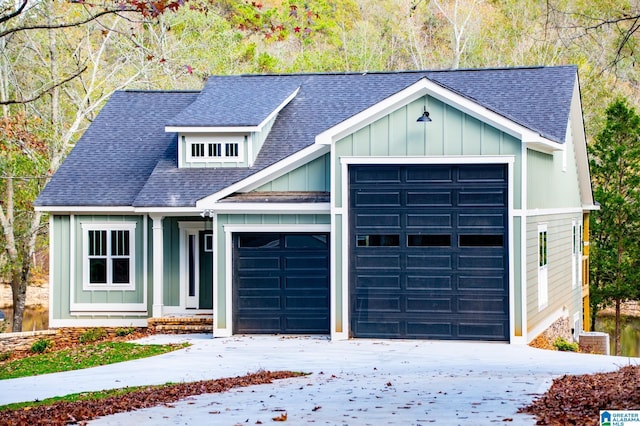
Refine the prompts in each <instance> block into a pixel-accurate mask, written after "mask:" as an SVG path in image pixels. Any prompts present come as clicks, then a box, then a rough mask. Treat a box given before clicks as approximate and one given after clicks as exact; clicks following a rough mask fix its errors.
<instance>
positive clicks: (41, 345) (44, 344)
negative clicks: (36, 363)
mask: <svg viewBox="0 0 640 426" xmlns="http://www.w3.org/2000/svg"><path fill="white" fill-rule="evenodd" d="M52 346H53V343H51V340H48V339H38V340H36V341H35V342H33V344H32V345H31V352H33V353H38V354H41V353H43V352H44V351H46V350H47V349H48V348H50V347H52Z"/></svg>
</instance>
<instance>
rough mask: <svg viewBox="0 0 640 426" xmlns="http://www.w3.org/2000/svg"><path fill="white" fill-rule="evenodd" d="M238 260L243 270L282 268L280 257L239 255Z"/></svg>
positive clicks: (275, 269) (277, 269) (276, 269)
mask: <svg viewBox="0 0 640 426" xmlns="http://www.w3.org/2000/svg"><path fill="white" fill-rule="evenodd" d="M236 261H237V262H238V266H239V267H240V268H241V270H242V271H247V272H249V271H264V270H273V271H279V270H280V258H279V257H273V256H267V257H239V258H238V259H237V260H236Z"/></svg>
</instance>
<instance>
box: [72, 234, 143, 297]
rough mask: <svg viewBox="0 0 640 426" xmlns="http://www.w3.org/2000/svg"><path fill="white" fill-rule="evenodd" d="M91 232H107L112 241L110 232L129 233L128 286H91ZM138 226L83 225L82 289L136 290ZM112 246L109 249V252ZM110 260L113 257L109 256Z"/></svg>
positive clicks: (107, 284)
mask: <svg viewBox="0 0 640 426" xmlns="http://www.w3.org/2000/svg"><path fill="white" fill-rule="evenodd" d="M89 231H107V235H108V238H109V239H110V238H111V237H110V231H129V248H130V255H129V282H128V283H126V284H114V283H109V282H107V283H106V284H91V283H90V282H89ZM135 232H136V224H135V223H83V224H82V289H83V290H86V291H92V290H94V291H105V290H125V291H133V290H135V289H136V282H135V271H136V256H135V253H136V244H135V241H136V234H135ZM109 248H110V245H109V246H108V247H107V251H109ZM107 258H108V259H110V258H111V255H110V254H108V255H107ZM109 270H110V268H107V276H110V274H109V272H108V271H109Z"/></svg>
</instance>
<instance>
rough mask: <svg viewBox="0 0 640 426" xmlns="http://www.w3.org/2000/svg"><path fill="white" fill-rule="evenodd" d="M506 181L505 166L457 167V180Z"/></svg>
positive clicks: (475, 181)
mask: <svg viewBox="0 0 640 426" xmlns="http://www.w3.org/2000/svg"><path fill="white" fill-rule="evenodd" d="M506 181H507V170H506V168H505V167H495V166H493V165H468V166H466V167H461V168H458V182H473V183H476V184H477V183H486V182H497V183H505V182H506Z"/></svg>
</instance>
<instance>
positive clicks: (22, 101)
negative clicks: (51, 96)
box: [0, 65, 87, 105]
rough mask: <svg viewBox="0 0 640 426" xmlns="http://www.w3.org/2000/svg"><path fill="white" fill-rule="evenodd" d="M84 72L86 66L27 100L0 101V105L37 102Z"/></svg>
mask: <svg viewBox="0 0 640 426" xmlns="http://www.w3.org/2000/svg"><path fill="white" fill-rule="evenodd" d="M86 70H87V65H85V66H84V67H82V68H80V69H78V70H76V72H74V73H73V74H71V75H70V76H69V77H67V78H65V79H64V80H60V81H59V82H57V83H54V84H52V85H51V86H50V87H47V88H46V89H42V90H41V91H40V92H38V93H36V94H35V95H33V96H32V97H30V98H27V99H9V100H7V101H0V105H16V104H28V103H29V102H33V101H35V100H38V99H40V98H41V97H42V96H44V95H46V94H47V93H49V92H51V91H52V90H53V89H55V88H56V87H59V86H62V85H64V84H66V83H68V82H70V81H71V80H73V79H75V78H77V77H79V76H80V75H81V74H82V73H83V72H85V71H86Z"/></svg>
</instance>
